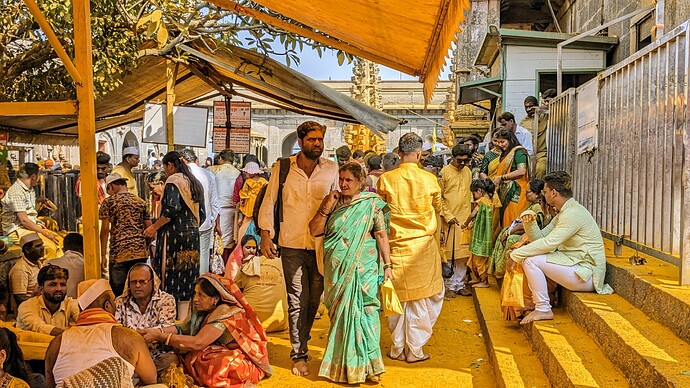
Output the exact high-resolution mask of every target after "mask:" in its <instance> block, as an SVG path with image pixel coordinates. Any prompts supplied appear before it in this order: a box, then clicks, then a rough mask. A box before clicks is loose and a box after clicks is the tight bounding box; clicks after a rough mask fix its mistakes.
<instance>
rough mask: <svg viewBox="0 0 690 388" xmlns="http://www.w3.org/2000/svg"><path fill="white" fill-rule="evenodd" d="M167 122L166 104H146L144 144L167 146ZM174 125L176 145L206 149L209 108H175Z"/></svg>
mask: <svg viewBox="0 0 690 388" xmlns="http://www.w3.org/2000/svg"><path fill="white" fill-rule="evenodd" d="M167 121H168V118H167V115H166V109H165V105H164V104H146V106H145V109H144V137H143V141H144V143H153V144H167V142H168V129H167ZM173 124H174V137H175V144H177V145H182V146H189V147H206V131H207V128H208V108H206V107H192V106H174V107H173Z"/></svg>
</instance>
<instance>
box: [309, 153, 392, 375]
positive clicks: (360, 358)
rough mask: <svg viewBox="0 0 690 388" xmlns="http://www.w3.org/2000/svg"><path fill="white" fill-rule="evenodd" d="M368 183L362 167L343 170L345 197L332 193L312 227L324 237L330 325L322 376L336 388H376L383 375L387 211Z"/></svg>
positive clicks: (388, 271)
mask: <svg viewBox="0 0 690 388" xmlns="http://www.w3.org/2000/svg"><path fill="white" fill-rule="evenodd" d="M365 179H366V174H365V172H364V170H363V169H362V167H361V166H360V165H359V164H357V163H349V164H346V165H344V166H343V167H341V168H340V181H339V184H340V190H341V191H333V192H331V193H330V194H329V195H328V196H327V197H326V198H325V199H324V201H323V203H322V204H321V207H320V208H319V211H318V212H317V214H316V215H315V216H314V218H313V219H312V220H311V222H310V223H309V228H310V231H311V233H312V235H313V236H316V237H320V236H323V262H324V263H323V264H324V265H323V268H324V304H325V305H326V308H328V316H329V319H330V322H331V328H330V331H329V334H328V345H327V346H326V351H325V352H324V356H323V361H322V362H321V369H320V371H319V376H322V377H326V378H328V379H329V380H331V381H333V382H338V383H348V384H358V383H364V382H365V381H366V380H369V381H373V382H378V381H380V377H379V375H380V374H381V373H383V372H384V371H385V369H384V366H383V358H382V356H381V346H380V338H381V325H380V321H379V308H380V305H381V303H380V302H379V299H378V285H379V281H380V279H381V276H380V275H381V274H382V272H383V280H385V279H393V272H392V270H391V268H392V265H391V261H390V250H389V245H388V221H389V211H388V205H387V204H386V202H384V201H383V200H381V198H380V197H379V196H378V195H376V194H374V193H369V192H363V191H362V190H363V189H364V184H365ZM377 247H378V249H377ZM379 257H380V258H382V259H383V263H382V264H383V266H382V267H383V271H381V267H380V262H379Z"/></svg>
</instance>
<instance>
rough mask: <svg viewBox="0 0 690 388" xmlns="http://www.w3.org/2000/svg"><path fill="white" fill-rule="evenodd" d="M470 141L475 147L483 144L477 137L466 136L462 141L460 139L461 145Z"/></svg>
mask: <svg viewBox="0 0 690 388" xmlns="http://www.w3.org/2000/svg"><path fill="white" fill-rule="evenodd" d="M468 141H471V142H472V144H474V145H475V146H477V145H479V143H481V140H479V138H478V137H477V136H475V135H469V136H465V137H463V138H462V139H460V142H459V143H461V144H462V143H467V142H468Z"/></svg>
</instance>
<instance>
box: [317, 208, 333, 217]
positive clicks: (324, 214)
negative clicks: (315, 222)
mask: <svg viewBox="0 0 690 388" xmlns="http://www.w3.org/2000/svg"><path fill="white" fill-rule="evenodd" d="M318 213H319V214H320V215H321V217H325V218H328V216H329V215H331V214H330V213H324V212H323V211H322V210H321V209H319V212H318Z"/></svg>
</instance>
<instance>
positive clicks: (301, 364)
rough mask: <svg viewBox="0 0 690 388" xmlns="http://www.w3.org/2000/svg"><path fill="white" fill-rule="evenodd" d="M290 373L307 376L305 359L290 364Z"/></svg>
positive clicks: (307, 370)
mask: <svg viewBox="0 0 690 388" xmlns="http://www.w3.org/2000/svg"><path fill="white" fill-rule="evenodd" d="M292 374H293V375H295V376H309V369H308V368H307V361H306V360H303V359H299V360H297V361H295V362H294V363H293V364H292Z"/></svg>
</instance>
